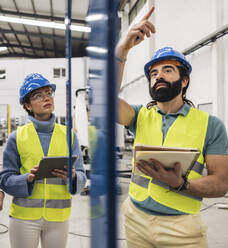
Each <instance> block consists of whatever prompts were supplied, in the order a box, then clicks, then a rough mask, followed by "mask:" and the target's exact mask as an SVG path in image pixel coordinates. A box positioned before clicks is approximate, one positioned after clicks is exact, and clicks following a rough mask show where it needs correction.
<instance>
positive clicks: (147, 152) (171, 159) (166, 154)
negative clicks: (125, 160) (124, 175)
mask: <svg viewBox="0 0 228 248" xmlns="http://www.w3.org/2000/svg"><path fill="white" fill-rule="evenodd" d="M199 155H200V151H199V150H198V149H196V148H181V147H162V146H145V145H136V146H135V150H134V160H135V162H138V161H139V160H145V161H147V162H148V163H149V164H150V163H151V161H150V159H155V160H158V161H159V162H160V163H162V164H163V165H164V166H165V167H166V168H167V169H168V168H172V167H173V165H174V163H176V162H179V163H180V164H181V170H182V175H183V176H186V175H187V174H188V173H189V171H190V170H191V169H192V167H193V166H194V164H195V162H196V160H197V159H198V157H199ZM133 172H134V173H135V174H138V175H142V174H143V173H142V172H141V171H140V170H139V169H137V167H136V166H134V171H133Z"/></svg>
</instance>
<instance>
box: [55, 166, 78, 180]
mask: <svg viewBox="0 0 228 248" xmlns="http://www.w3.org/2000/svg"><path fill="white" fill-rule="evenodd" d="M64 168H65V170H60V169H55V170H54V171H53V172H52V174H53V175H54V176H56V177H60V178H62V179H63V180H64V181H65V182H66V181H67V166H66V165H65V166H64ZM75 177H76V171H75V168H74V167H72V179H73V180H74V179H75Z"/></svg>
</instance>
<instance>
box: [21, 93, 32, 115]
mask: <svg viewBox="0 0 228 248" xmlns="http://www.w3.org/2000/svg"><path fill="white" fill-rule="evenodd" d="M25 103H27V104H29V103H30V100H29V96H26V97H25V99H24V100H23V102H22V104H23V109H24V110H25V111H26V112H27V113H28V115H31V116H34V114H33V112H32V111H29V110H28V109H27V108H26V106H25Z"/></svg>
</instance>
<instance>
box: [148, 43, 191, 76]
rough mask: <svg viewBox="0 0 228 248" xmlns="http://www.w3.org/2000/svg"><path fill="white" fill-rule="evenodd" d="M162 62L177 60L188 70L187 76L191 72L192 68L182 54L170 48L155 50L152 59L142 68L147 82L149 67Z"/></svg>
mask: <svg viewBox="0 0 228 248" xmlns="http://www.w3.org/2000/svg"><path fill="white" fill-rule="evenodd" d="M162 60H177V61H179V62H180V63H181V64H182V65H183V66H184V67H185V68H186V69H187V70H188V73H189V74H190V73H191V71H192V66H191V65H190V63H189V62H188V61H187V60H186V58H185V56H184V55H183V54H182V53H180V52H178V51H176V50H174V49H173V48H172V47H163V48H161V49H159V50H157V51H156V53H155V54H154V56H153V58H152V59H151V60H150V61H149V62H148V63H146V64H145V66H144V72H145V75H146V77H147V78H148V80H150V75H149V73H150V67H151V66H152V65H154V64H155V63H157V62H159V61H162Z"/></svg>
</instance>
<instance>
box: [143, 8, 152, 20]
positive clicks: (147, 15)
mask: <svg viewBox="0 0 228 248" xmlns="http://www.w3.org/2000/svg"><path fill="white" fill-rule="evenodd" d="M154 9H155V7H154V6H152V7H151V9H150V10H149V11H148V12H147V13H146V15H145V16H144V17H143V18H142V20H148V19H149V18H150V16H151V15H152V13H153V12H154Z"/></svg>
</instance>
